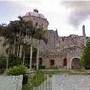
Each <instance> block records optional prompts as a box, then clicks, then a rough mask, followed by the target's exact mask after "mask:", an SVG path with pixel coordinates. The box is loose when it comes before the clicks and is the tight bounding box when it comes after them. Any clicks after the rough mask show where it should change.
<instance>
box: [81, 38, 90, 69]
mask: <svg viewBox="0 0 90 90" xmlns="http://www.w3.org/2000/svg"><path fill="white" fill-rule="evenodd" d="M81 65H82V66H83V67H85V69H90V40H88V41H87V44H86V47H85V49H84V52H83V55H82V57H81Z"/></svg>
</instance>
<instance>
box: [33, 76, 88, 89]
mask: <svg viewBox="0 0 90 90" xmlns="http://www.w3.org/2000/svg"><path fill="white" fill-rule="evenodd" d="M34 90H90V76H89V75H54V76H53V77H52V78H50V79H48V80H47V81H45V82H44V83H43V84H41V85H40V86H39V87H38V88H35V89H34Z"/></svg>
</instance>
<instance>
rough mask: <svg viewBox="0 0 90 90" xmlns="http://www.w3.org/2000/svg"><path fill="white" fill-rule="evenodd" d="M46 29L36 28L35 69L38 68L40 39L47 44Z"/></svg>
mask: <svg viewBox="0 0 90 90" xmlns="http://www.w3.org/2000/svg"><path fill="white" fill-rule="evenodd" d="M46 34H47V30H43V28H38V29H37V31H36V33H35V35H34V38H36V39H37V41H38V46H37V58H36V69H37V70H38V69H39V52H40V40H43V41H44V43H45V44H47V41H48V39H47V38H46Z"/></svg>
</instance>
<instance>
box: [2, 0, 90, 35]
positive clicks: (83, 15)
mask: <svg viewBox="0 0 90 90" xmlns="http://www.w3.org/2000/svg"><path fill="white" fill-rule="evenodd" d="M63 1H64V2H63ZM71 1H73V2H71ZM75 1H77V0H69V1H68V0H0V24H1V23H9V21H12V20H15V19H17V17H18V16H23V15H25V14H26V12H29V11H33V9H35V8H37V9H38V10H39V12H40V13H42V14H44V16H45V17H46V18H47V19H48V21H49V29H54V30H56V29H57V30H58V33H59V35H60V36H68V35H70V34H77V35H82V27H81V26H82V25H83V24H85V25H86V34H87V35H88V36H90V25H89V23H90V19H89V18H90V16H89V14H90V13H89V12H90V7H89V6H90V2H88V1H87V3H88V4H87V3H86V4H85V2H78V1H79V0H78V1H77V3H76V2H75ZM85 1H86V0H85ZM62 2H63V3H62Z"/></svg>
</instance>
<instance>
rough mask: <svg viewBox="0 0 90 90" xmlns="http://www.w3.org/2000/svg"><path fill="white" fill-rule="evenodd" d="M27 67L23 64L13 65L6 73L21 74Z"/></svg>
mask: <svg viewBox="0 0 90 90" xmlns="http://www.w3.org/2000/svg"><path fill="white" fill-rule="evenodd" d="M26 70H27V68H26V67H25V66H24V65H19V66H14V67H12V68H10V69H8V70H7V74H8V75H15V76H16V75H23V74H25V73H26Z"/></svg>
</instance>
